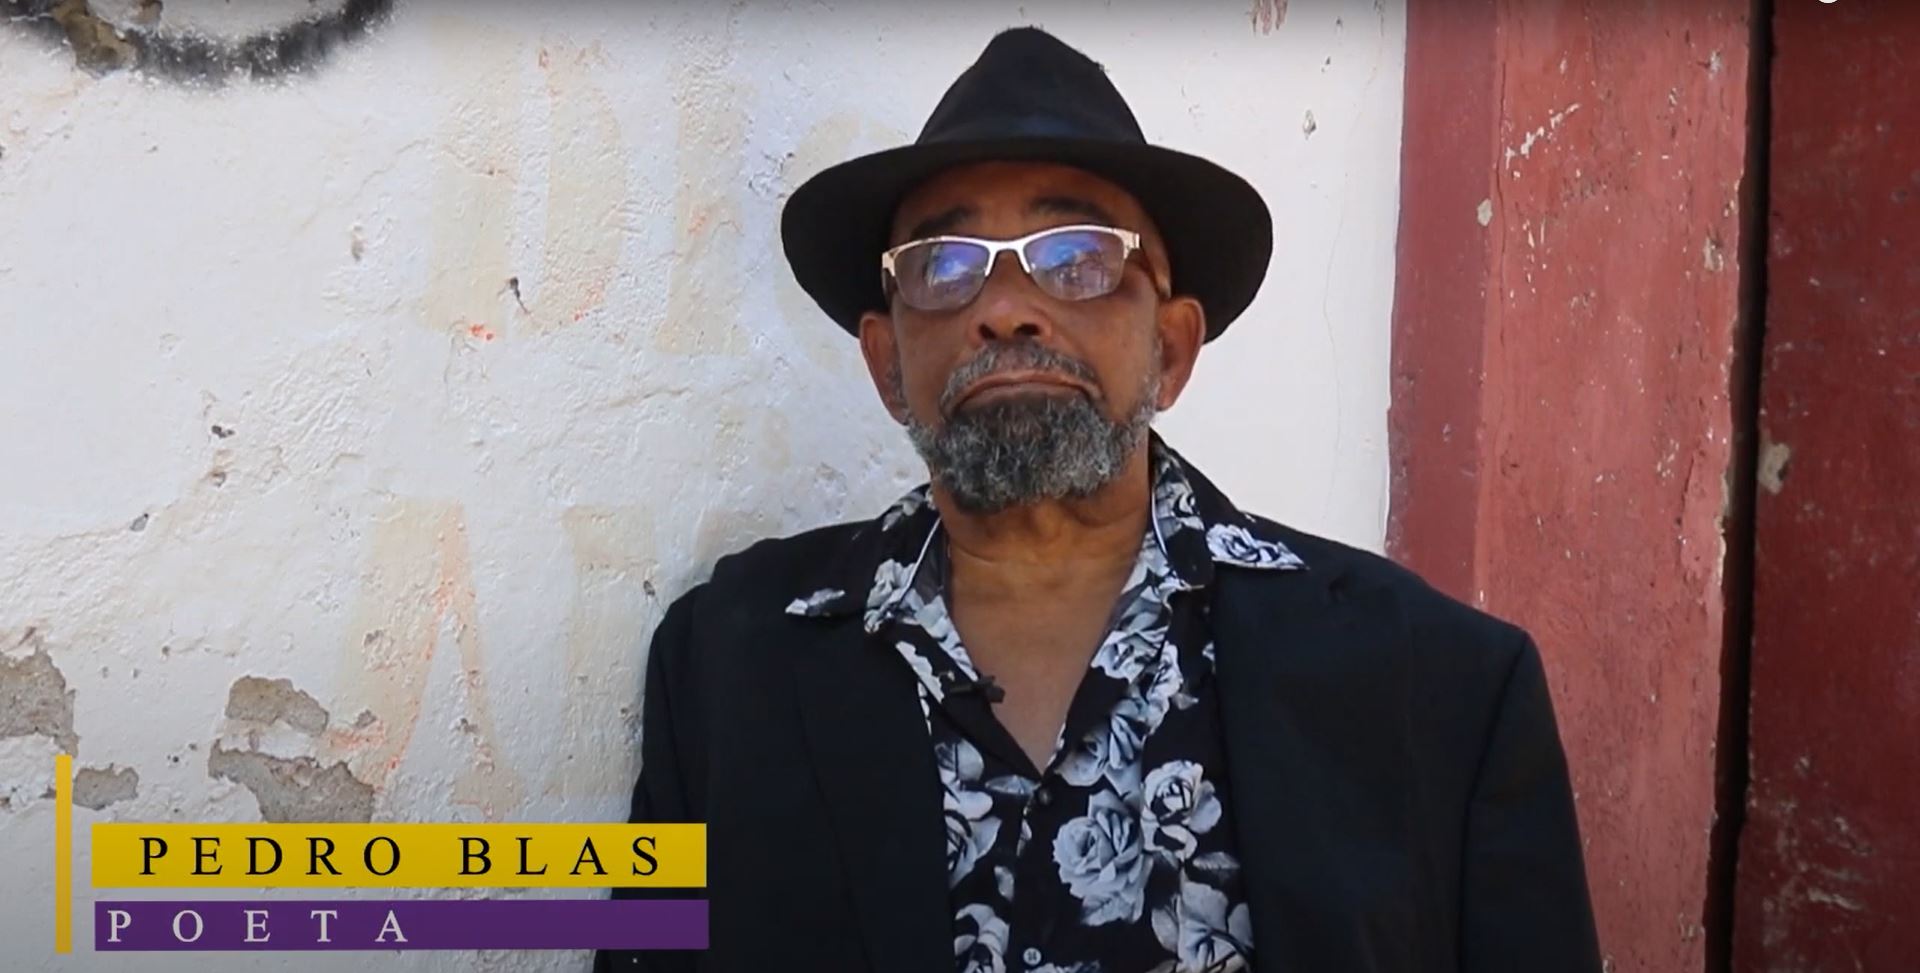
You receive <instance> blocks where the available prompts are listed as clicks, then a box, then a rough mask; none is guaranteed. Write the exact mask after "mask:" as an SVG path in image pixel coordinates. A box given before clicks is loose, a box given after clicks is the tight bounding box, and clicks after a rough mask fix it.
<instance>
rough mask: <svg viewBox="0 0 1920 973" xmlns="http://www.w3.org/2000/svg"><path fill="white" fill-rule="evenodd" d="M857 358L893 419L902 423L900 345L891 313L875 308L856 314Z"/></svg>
mask: <svg viewBox="0 0 1920 973" xmlns="http://www.w3.org/2000/svg"><path fill="white" fill-rule="evenodd" d="M860 357H862V358H864V359H866V361H867V375H868V376H869V377H870V378H872V379H873V388H874V391H876V392H879V393H880V402H881V404H882V405H885V406H886V407H887V413H888V414H889V415H891V416H893V421H895V422H897V423H900V424H901V425H906V422H907V403H906V400H905V398H903V394H904V393H903V392H902V390H901V388H900V346H899V344H897V343H896V342H895V341H894V336H893V316H892V315H889V314H882V313H881V312H879V311H868V312H867V313H865V314H862V315H860Z"/></svg>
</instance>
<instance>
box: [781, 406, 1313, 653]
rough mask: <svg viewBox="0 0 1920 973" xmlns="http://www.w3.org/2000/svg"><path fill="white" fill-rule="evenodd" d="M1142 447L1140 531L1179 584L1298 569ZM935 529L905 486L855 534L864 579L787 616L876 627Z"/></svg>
mask: <svg viewBox="0 0 1920 973" xmlns="http://www.w3.org/2000/svg"><path fill="white" fill-rule="evenodd" d="M1148 449H1149V451H1150V452H1149V462H1150V464H1151V468H1152V470H1153V516H1152V518H1151V519H1150V521H1149V527H1148V529H1149V530H1150V531H1151V532H1152V535H1153V537H1154V540H1155V541H1156V542H1157V544H1158V546H1159V549H1160V551H1161V553H1162V554H1164V555H1165V556H1166V559H1167V564H1168V566H1169V567H1170V568H1171V569H1172V570H1173V573H1174V574H1175V575H1176V576H1177V577H1178V579H1179V584H1180V587H1182V588H1199V587H1204V586H1206V585H1207V584H1210V583H1211V582H1212V581H1213V578H1214V572H1215V569H1216V567H1218V566H1220V565H1226V566H1228V567H1234V568H1246V569H1251V570H1257V571H1294V570H1304V569H1305V568H1306V564H1305V562H1303V561H1301V560H1300V558H1299V556H1298V555H1296V554H1294V553H1293V551H1292V550H1291V549H1289V548H1288V547H1287V545H1286V543H1285V542H1284V541H1282V540H1281V538H1280V537H1279V532H1278V531H1277V530H1275V529H1274V528H1273V526H1272V525H1271V524H1270V523H1268V522H1266V521H1262V520H1258V519H1256V518H1253V517H1250V516H1248V515H1247V514H1245V513H1242V512H1241V511H1240V509H1239V508H1238V507H1235V506H1234V505H1233V503H1232V501H1230V500H1228V499H1227V498H1226V496H1225V495H1224V494H1222V493H1220V492H1219V491H1218V490H1217V489H1215V488H1214V487H1213V485H1212V484H1210V483H1208V482H1207V481H1206V479H1205V478H1204V477H1198V476H1189V472H1190V469H1189V467H1188V465H1187V463H1186V461H1185V460H1184V459H1182V458H1181V457H1180V454H1178V453H1176V452H1174V450H1173V448H1172V447H1170V446H1168V445H1166V443H1165V442H1164V441H1162V440H1161V439H1160V437H1159V435H1158V434H1157V433H1156V434H1152V435H1151V436H1150V437H1149V440H1148ZM939 527H940V513H939V510H938V509H937V508H936V507H935V506H934V505H933V502H932V500H931V490H930V488H929V487H928V486H927V485H926V484H921V485H920V486H918V487H915V488H914V489H912V490H910V491H908V492H907V494H906V495H905V496H903V497H901V498H900V499H899V500H898V501H896V502H895V503H894V504H893V506H892V507H890V508H888V509H887V511H886V513H884V514H882V515H881V516H880V517H879V519H878V520H877V521H873V522H870V523H869V524H867V525H865V529H863V530H862V531H861V534H862V535H865V534H867V533H868V532H869V531H872V532H874V537H873V546H872V547H871V548H869V550H871V551H873V552H874V555H876V556H870V557H869V558H866V559H863V560H866V561H867V563H869V564H871V565H872V567H871V568H869V569H868V570H869V571H870V574H868V575H867V576H866V579H867V580H864V581H859V580H855V579H854V578H849V579H847V581H849V582H852V583H842V584H839V585H834V584H827V585H825V586H818V585H816V586H811V587H809V588H808V589H807V590H805V591H801V592H797V593H796V595H795V597H794V599H793V601H792V603H790V604H789V605H787V614H790V615H800V616H805V617H825V616H833V615H844V614H849V613H851V612H853V611H855V610H859V609H864V612H865V627H866V629H867V631H869V632H874V631H878V630H879V628H880V626H882V625H884V624H885V623H886V622H887V620H888V619H890V618H892V617H894V616H895V615H896V614H898V613H899V612H900V611H901V610H902V609H903V607H904V606H905V602H906V601H907V600H908V593H909V592H910V591H912V590H913V589H914V587H915V579H916V577H917V576H918V575H919V573H920V571H921V569H922V567H923V566H924V565H925V563H926V562H927V552H928V551H929V550H931V549H932V547H933V544H934V542H935V540H936V536H937V534H938V532H939ZM1143 543H1144V542H1143ZM855 577H856V578H858V577H859V576H857V575H856V576H855ZM862 587H864V589H865V590H864V591H861V590H859V589H860V588H862ZM850 589H852V590H850Z"/></svg>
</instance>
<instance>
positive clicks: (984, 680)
mask: <svg viewBox="0 0 1920 973" xmlns="http://www.w3.org/2000/svg"><path fill="white" fill-rule="evenodd" d="M949 692H951V693H952V694H953V695H955V696H959V695H962V694H965V693H979V694H980V695H982V696H985V697H986V699H987V702H989V703H997V702H1000V701H1001V700H1003V699H1006V698H1007V691H1006V690H1004V689H1001V688H1000V687H999V686H996V685H994V682H993V677H992V676H989V675H985V674H982V675H981V676H980V678H979V679H975V680H969V681H966V682H962V681H960V680H958V679H955V680H954V684H953V688H952V689H951V690H949Z"/></svg>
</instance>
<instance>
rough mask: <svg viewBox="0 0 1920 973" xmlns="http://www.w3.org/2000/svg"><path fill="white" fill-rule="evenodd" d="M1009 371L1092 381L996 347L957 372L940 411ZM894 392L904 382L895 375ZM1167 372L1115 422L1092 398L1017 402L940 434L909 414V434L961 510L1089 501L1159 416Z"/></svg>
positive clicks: (1073, 365)
mask: <svg viewBox="0 0 1920 973" xmlns="http://www.w3.org/2000/svg"><path fill="white" fill-rule="evenodd" d="M1010 368H1033V369H1045V370H1049V371H1054V372H1058V373H1062V374H1067V375H1072V376H1074V377H1076V378H1079V379H1081V380H1083V381H1087V382H1088V383H1089V384H1092V381H1093V376H1092V374H1091V370H1090V369H1088V368H1087V367H1086V366H1085V365H1083V364H1081V363H1080V362H1079V361H1077V360H1075V359H1073V358H1070V357H1068V356H1066V355H1062V354H1060V353H1058V352H1054V351H1050V350H1048V349H1045V348H1042V347H1040V346H1038V345H1017V346H1012V347H1006V346H989V347H988V348H987V350H985V351H983V352H981V353H980V354H979V355H978V356H976V357H975V358H974V359H973V360H972V361H969V362H968V363H967V364H966V365H963V366H961V367H960V368H959V369H957V370H955V372H954V374H953V376H952V378H950V379H949V380H948V382H947V388H946V390H945V392H944V394H943V395H942V396H941V411H942V412H943V413H946V412H948V411H949V406H950V403H951V402H952V400H953V398H954V397H955V396H957V395H958V394H959V393H960V392H961V391H962V390H963V389H964V388H966V387H967V386H968V385H970V384H972V383H973V382H974V381H976V380H978V379H979V378H981V377H982V376H984V375H987V374H990V373H992V372H996V371H1004V370H1007V369H1010ZM893 379H894V386H895V390H896V391H899V389H900V376H899V375H898V374H897V373H896V374H895V375H894V376H893ZM1159 392H1160V375H1159V371H1158V370H1157V369H1149V370H1148V372H1147V376H1146V380H1145V381H1144V382H1142V387H1141V389H1140V395H1139V402H1138V404H1137V405H1136V406H1134V408H1133V411H1132V412H1131V413H1129V414H1128V415H1127V416H1126V417H1125V418H1123V419H1122V420H1120V421H1118V422H1116V421H1114V420H1112V419H1109V418H1107V416H1106V415H1105V414H1104V413H1102V412H1101V411H1100V408H1099V407H1098V406H1097V405H1095V404H1094V403H1093V402H1092V401H1091V400H1089V399H1087V398H1086V397H1085V396H1080V395H1073V396H1067V397H1055V396H1043V397H1034V398H1027V399H1011V400H1007V401H1002V402H995V403H991V404H988V405H984V406H976V407H974V408H972V409H969V410H967V411H965V412H960V413H954V414H952V415H951V416H950V417H949V418H948V419H947V420H946V421H945V422H944V423H942V424H941V425H940V426H939V427H938V428H935V427H932V426H929V425H927V424H926V423H923V422H921V421H919V420H918V419H916V418H914V417H912V416H909V417H908V419H907V423H906V426H907V436H908V437H909V438H910V439H912V440H913V448H914V450H915V451H917V452H918V453H919V454H920V458H921V459H923V460H925V461H926V464H927V472H928V474H929V475H930V476H931V477H932V479H933V481H934V483H936V484H938V485H939V486H941V487H942V488H944V489H945V490H946V491H947V493H948V494H949V495H950V496H952V498H953V502H954V503H955V504H957V505H958V506H959V507H960V508H961V509H963V510H966V511H969V512H973V513H998V512H999V511H1002V510H1006V509H1008V508H1010V507H1017V506H1023V505H1026V504H1031V503H1037V502H1039V501H1043V500H1063V499H1069V498H1078V497H1086V496H1090V495H1092V494H1093V493H1095V492H1096V491H1098V490H1099V489H1100V488H1101V487H1104V486H1106V485H1107V484H1109V483H1112V482H1113V481H1114V480H1115V479H1117V478H1118V477H1119V476H1120V473H1121V471H1122V470H1124V469H1125V468H1126V465H1127V460H1128V459H1129V458H1130V457H1132V455H1133V451H1134V450H1136V449H1138V448H1140V445H1141V443H1143V442H1145V441H1146V431H1147V428H1148V427H1149V426H1150V425H1151V424H1152V422H1153V417H1154V415H1155V414H1156V413H1157V412H1158V411H1159V410H1158V409H1157V408H1156V407H1155V405H1154V402H1155V400H1156V399H1157V398H1158V396H1159Z"/></svg>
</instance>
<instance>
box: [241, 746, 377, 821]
mask: <svg viewBox="0 0 1920 973" xmlns="http://www.w3.org/2000/svg"><path fill="white" fill-rule="evenodd" d="M207 776H209V777H213V778H216V779H225V780H231V781H233V782H234V783H237V784H239V785H240V786H242V787H245V788H246V789H247V790H248V791H251V792H252V793H253V796H254V799H255V800H257V801H259V802H260V817H261V819H262V820H265V821H274V822H287V821H295V822H298V821H322V822H366V821H371V820H373V786H372V785H371V784H367V783H365V782H363V781H361V780H359V779H358V778H356V777H354V776H353V774H352V772H350V771H348V770H347V765H346V764H345V763H334V764H327V765H325V766H322V765H321V764H320V762H319V761H317V760H315V759H313V758H312V757H292V758H288V757H275V756H271V755H269V754H264V753H258V752H255V751H252V750H229V749H227V748H226V747H223V746H221V745H220V744H218V743H215V744H214V745H213V747H212V748H211V749H210V750H208V751H207Z"/></svg>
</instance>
